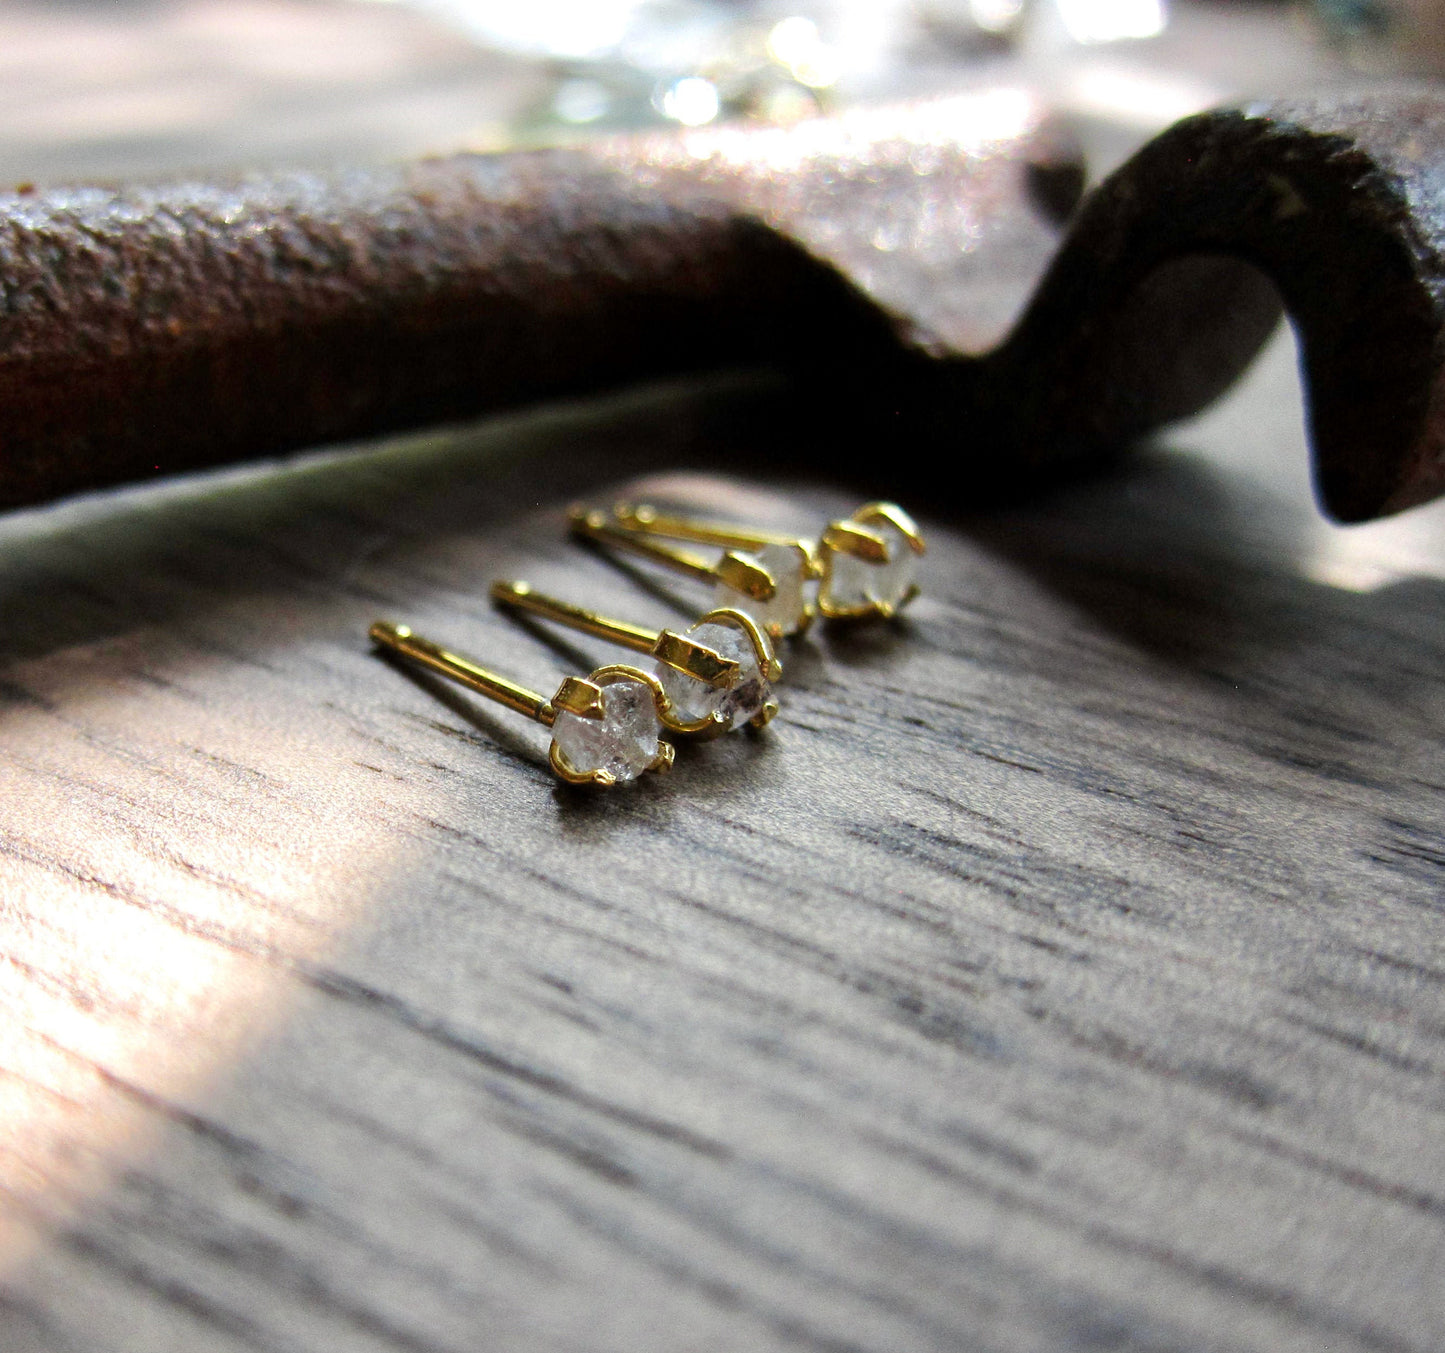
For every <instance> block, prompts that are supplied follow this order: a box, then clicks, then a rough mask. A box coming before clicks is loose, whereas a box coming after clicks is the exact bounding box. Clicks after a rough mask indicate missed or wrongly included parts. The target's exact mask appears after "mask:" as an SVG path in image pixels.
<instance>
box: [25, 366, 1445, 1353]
mask: <svg viewBox="0 0 1445 1353" xmlns="http://www.w3.org/2000/svg"><path fill="white" fill-rule="evenodd" d="M1289 356H1290V355H1289V352H1288V347H1287V345H1286V346H1285V347H1284V348H1282V349H1280V350H1278V351H1277V352H1276V353H1275V354H1274V355H1273V357H1272V362H1273V365H1271V366H1268V367H1266V369H1265V370H1264V372H1263V373H1262V374H1261V375H1260V377H1259V378H1258V379H1257V380H1256V381H1255V382H1254V383H1253V384H1252V386H1251V387H1250V388H1248V389H1247V390H1245V391H1244V392H1242V393H1241V395H1240V397H1239V400H1238V401H1237V402H1236V403H1234V404H1232V405H1231V406H1229V408H1227V409H1226V410H1225V411H1223V412H1222V413H1221V414H1220V415H1219V416H1218V417H1217V418H1215V419H1214V420H1213V421H1212V422H1211V423H1209V424H1207V425H1205V426H1203V427H1201V428H1198V429H1195V430H1193V431H1188V432H1185V433H1181V434H1180V437H1179V438H1178V439H1177V441H1176V444H1175V445H1174V446H1172V447H1170V448H1165V449H1160V450H1156V451H1154V452H1151V453H1148V454H1146V455H1144V456H1142V457H1140V458H1139V459H1138V460H1136V461H1135V462H1134V463H1133V464H1132V465H1131V466H1130V467H1129V468H1128V469H1127V471H1123V472H1121V473H1119V474H1118V475H1117V476H1115V477H1112V478H1109V479H1106V480H1098V481H1094V482H1092V483H1090V484H1086V485H1081V486H1078V487H1076V488H1074V489H1071V490H1068V491H1066V492H1061V493H1059V494H1057V495H1056V496H1054V497H1052V498H1051V499H1049V500H1048V501H1046V502H1042V503H1037V504H1033V505H1028V506H1021V507H1016V508H1012V509H1009V510H1005V511H997V512H990V513H983V512H980V513H978V514H977V515H972V516H965V517H960V518H956V519H952V520H945V519H942V518H941V517H940V516H939V515H938V514H937V511H936V510H935V509H936V506H937V505H936V504H933V503H930V501H929V499H928V497H927V495H926V494H924V493H921V492H917V491H915V492H914V493H913V495H912V496H911V497H909V496H908V495H907V486H906V485H903V486H901V487H900V489H899V491H900V494H902V495H904V501H905V503H906V504H907V505H908V506H910V507H912V508H915V509H917V511H918V514H919V515H920V517H921V519H922V520H923V522H924V525H925V529H926V531H927V533H928V536H929V540H930V545H931V549H930V553H929V555H928V557H927V559H926V560H925V564H926V578H925V581H926V589H927V595H926V597H925V599H923V600H921V601H920V602H919V603H918V604H917V606H916V607H915V608H914V610H913V611H912V613H911V615H910V617H909V619H908V620H907V622H906V623H904V624H900V625H898V626H897V627H896V628H883V629H872V630H859V631H854V632H844V633H833V632H829V633H820V634H818V635H816V636H815V637H814V638H812V639H810V640H809V641H807V642H805V643H802V644H800V645H798V646H796V648H795V650H794V651H793V652H792V653H790V654H789V659H788V661H789V672H788V678H789V682H788V685H787V687H786V689H785V691H784V692H783V694H784V697H785V704H784V710H783V713H782V715H781V716H780V717H779V719H778V720H777V721H776V722H775V724H774V725H773V728H772V729H771V730H769V732H768V733H767V734H765V735H764V736H761V737H757V738H753V737H747V736H737V737H732V738H729V739H726V740H725V741H723V742H719V743H714V744H711V745H709V746H706V747H700V748H695V749H690V750H688V751H686V752H685V753H681V754H680V755H679V757H678V766H677V769H676V770H675V772H674V773H673V775H672V776H671V777H667V778H661V779H659V780H658V782H657V783H653V784H646V785H641V786H639V787H637V789H636V790H635V792H630V793H616V794H613V795H610V796H593V797H587V796H585V795H579V794H577V793H574V792H570V791H566V790H564V789H560V788H558V787H555V786H554V785H553V783H552V781H551V780H550V778H549V776H548V774H547V772H546V770H545V766H544V763H543V752H544V749H545V735H544V734H543V733H542V732H541V730H539V729H535V728H532V727H530V726H528V725H526V724H525V722H524V721H522V720H520V719H517V718H515V717H513V716H511V715H509V714H507V713H505V712H502V711H497V712H493V711H492V710H490V709H485V708H483V707H482V706H480V705H479V704H477V703H475V702H472V701H470V700H469V699H467V698H466V697H465V696H460V695H451V694H446V695H445V698H441V697H442V695H443V692H441V691H440V689H439V688H437V687H435V686H432V685H430V684H428V683H426V682H425V681H420V680H411V679H408V678H406V677H405V676H403V675H401V674H400V673H399V672H398V671H397V670H395V669H394V668H392V667H391V666H389V665H388V664H386V663H385V662H383V661H381V660H379V659H378V658H376V657H375V656H373V655H372V654H370V653H369V652H368V651H367V647H366V644H365V642H364V635H365V629H366V625H367V624H368V622H369V621H370V620H372V619H373V618H374V617H376V616H378V615H387V616H390V617H392V618H394V619H398V620H407V621H409V622H410V623H412V624H413V625H415V626H416V627H417V629H418V630H420V631H422V632H428V633H431V632H434V633H435V635H436V637H438V638H442V639H445V640H447V641H450V642H452V643H454V644H455V645H456V646H458V647H461V648H463V649H464V650H469V651H471V652H473V653H475V654H477V655H478V656H482V657H486V658H488V659H490V660H492V661H493V662H494V663H495V664H496V665H497V666H498V667H500V668H503V669H504V670H506V671H508V672H509V673H511V674H513V675H515V676H516V677H518V678H519V679H526V680H531V681H534V682H535V683H536V684H538V685H539V686H547V685H549V683H551V682H553V681H554V680H555V679H556V678H557V677H559V676H560V675H561V674H563V673H564V672H565V671H566V670H569V661H572V660H575V662H576V663H577V664H590V663H592V662H595V661H598V660H601V659H603V658H608V657H611V656H612V654H611V653H609V652H608V650H606V649H605V648H602V647H597V646H590V644H589V643H580V644H578V645H577V646H576V647H578V648H580V650H581V651H580V652H576V653H572V654H568V653H559V652H557V651H554V649H552V648H550V647H549V646H547V645H546V644H545V643H543V642H541V641H540V640H539V638H538V636H537V634H536V633H535V632H529V631H527V630H525V629H522V628H519V627H518V626H516V625H515V624H513V623H511V622H509V621H507V620H505V619H504V618H502V617H500V616H498V615H495V614H493V613H492V612H491V611H490V609H489V607H488V605H487V603H486V600H485V586H486V583H487V582H488V580H489V579H490V578H491V577H493V576H495V575H497V574H510V575H513V576H523V577H528V578H530V580H531V581H532V582H534V583H535V584H537V585H539V586H546V587H548V588H551V589H558V588H565V589H566V590H567V591H568V592H569V593H570V594H571V595H574V596H577V597H579V598H586V599H590V600H592V601H595V602H596V603H598V604H600V605H606V606H610V607H612V608H613V609H614V610H615V611H617V612H618V613H621V614H624V615H627V616H629V617H631V618H635V619H637V620H640V621H645V622H652V621H655V622H664V621H670V620H673V619H675V617H676V615H677V614H678V612H677V611H676V610H675V609H674V608H673V607H672V606H671V605H670V604H669V602H668V600H667V596H668V591H669V589H670V590H672V591H674V592H675V593H676V595H678V596H679V597H681V598H682V599H683V600H684V601H686V602H689V603H694V604H695V603H696V602H697V601H699V600H701V599H700V598H699V597H698V596H697V595H696V594H695V593H693V592H691V591H690V590H689V588H688V585H687V584H686V583H685V582H683V583H678V584H677V585H676V587H675V588H673V586H672V584H670V583H669V584H667V585H666V587H665V588H664V589H663V590H658V589H657V588H656V587H655V586H654V587H653V588H651V589H648V588H643V587H639V586H637V585H636V581H635V579H634V578H633V577H630V576H629V575H628V574H626V573H624V572H623V571H620V570H618V569H617V568H615V567H613V566H611V565H609V564H608V563H607V562H606V561H604V560H603V559H601V558H599V557H597V556H595V555H591V554H588V553H587V552H585V551H582V550H579V549H576V548H574V547H571V546H567V545H564V544H563V543H562V542H561V540H560V535H559V530H558V527H559V523H560V520H561V515H562V510H563V508H564V506H565V504H566V502H567V501H568V500H569V499H570V498H571V497H573V496H574V495H580V494H590V495H593V496H601V497H605V496H606V495H608V494H610V493H612V492H614V491H615V490H616V489H617V488H618V487H619V486H620V485H621V484H623V483H624V482H628V481H630V480H631V479H633V478H634V477H635V476H637V475H639V474H644V473H651V472H653V471H655V470H656V469H657V468H658V467H665V468H670V469H671V470H673V471H675V472H672V473H669V474H667V475H664V476H662V477H658V476H656V475H655V473H654V474H653V477H652V478H651V479H649V480H646V481H644V487H645V488H647V489H648V490H649V491H653V492H658V491H661V492H668V493H670V494H671V495H672V496H673V497H675V498H677V499H679V500H681V501H692V500H695V501H698V502H704V501H706V502H710V503H713V504H715V505H717V506H720V507H721V508H722V509H724V510H733V511H741V512H745V513H748V514H750V515H752V516H754V517H756V518H760V519H765V520H769V521H772V522H774V523H777V524H784V523H792V524H796V525H798V526H800V527H806V526H809V525H813V526H816V525H817V524H819V523H821V522H822V521H823V520H825V519H826V518H827V517H828V516H829V515H834V514H837V513H839V512H842V511H846V510H848V509H849V508H851V507H852V506H853V505H854V504H855V503H856V502H857V501H858V499H859V498H860V497H861V496H863V495H862V492H861V491H860V489H859V488H858V487H855V486H847V485H839V484H832V483H827V482H824V481H822V480H817V481H813V482H788V483H782V482H778V481H776V480H774V479H772V478H770V477H769V476H768V475H767V474H766V473H765V472H763V471H761V470H759V469H758V466H759V465H762V464H765V463H766V454H767V450H768V446H769V438H770V437H775V436H778V435H782V434H781V433H780V432H777V431H775V430H773V429H775V427H781V426H791V425H790V424H786V423H778V422H776V420H777V416H778V415H779V412H780V410H781V409H783V408H785V407H786V402H785V401H786V396H785V395H781V394H779V393H778V392H775V391H770V390H767V389H763V388H758V387H753V386H748V385H746V384H745V383H735V384H731V385H714V386H711V387H674V388H671V389H667V390H656V391H651V392H643V393H640V394H637V395H634V396H631V397H628V398H626V399H620V400H615V401H611V402H609V403H602V404H594V405H589V406H585V407H577V408H571V409H557V410H550V411H543V412H541V413H538V414H535V415H532V416H528V417H523V418H514V419H509V420H504V421H495V422H492V423H489V424H486V425H483V426H480V427H476V428H471V429H462V430H458V431H455V432H450V433H446V434H441V435H437V436H434V437H431V438H427V439H422V440H414V441H411V442H407V443H393V444H390V445H388V446H385V447H380V448H378V449H376V450H375V451H374V452H372V453H370V454H363V455H360V456H352V457H344V458H339V459H334V460H333V459H325V460H316V461H310V462H303V463H300V464H297V465H295V466H292V467H289V468H282V469H278V470H276V471H275V472H272V473H254V472H248V473H244V474H232V475H229V476H220V477H213V478H209V479H200V480H196V481H192V482H189V483H185V484H181V485H175V486H170V487H153V488H148V489H145V490H137V491H132V492H129V493H124V494H115V495H111V496H107V497H102V498H96V499H92V500H88V501H82V502H78V503H74V504H69V505H64V506H61V507H58V508H54V509H50V510H47V511H43V512H34V513H28V514H20V515H15V516H12V517H10V518H8V519H7V520H5V521H4V522H3V523H0V570H3V576H0V615H3V617H4V623H3V631H0V652H3V660H0V679H3V686H0V690H3V701H4V703H3V708H0V785H3V789H0V794H3V798H0V804H3V808H0V832H3V835H0V889H3V907H0V955H3V963H0V1011H3V1013H0V1030H3V1033H0V1068H3V1070H0V1075H3V1080H0V1094H3V1096H4V1118H3V1119H0V1146H3V1154H0V1187H3V1190H4V1193H3V1199H4V1201H3V1204H0V1214H3V1219H4V1220H3V1225H4V1228H5V1229H4V1231H3V1232H0V1234H3V1236H4V1245H5V1248H4V1251H3V1253H4V1254H5V1255H6V1256H7V1257H6V1259H5V1267H4V1271H3V1275H0V1347H3V1348H4V1349H5V1350H7V1353H39V1351H40V1350H45V1351H46V1353H59V1351H60V1350H77V1349H83V1350H107V1351H109V1350H126V1351H127V1353H130V1351H131V1350H135V1351H137V1353H139V1351H140V1350H144V1353H158V1351H159V1350H172V1349H174V1350H180V1349H184V1350H188V1351H194V1350H206V1351H207V1353H209V1351H210V1350H217V1351H218V1353H219V1351H220V1350H228V1351H229V1350H240V1349H277V1350H280V1349H285V1350H306V1351H307V1353H310V1351H311V1350H332V1349H336V1350H343V1349H344V1350H348V1351H350V1350H358V1351H360V1350H373V1349H375V1350H393V1349H403V1350H417V1351H418V1353H420V1351H422V1350H425V1351H426V1353H432V1351H433V1350H437V1351H441V1350H446V1351H456V1353H461V1351H462V1350H478V1349H506V1350H511V1349H523V1348H525V1349H529V1350H530V1349H537V1350H589V1353H590V1351H592V1350H614V1349H615V1350H624V1349H625V1350H637V1349H648V1350H678V1351H679V1353H680V1351H681V1350H720V1349H748V1350H761V1349H820V1350H840V1351H841V1350H850V1351H851V1350H860V1351H861V1350H868V1351H869V1353H873V1351H874V1350H877V1351H878V1353H884V1351H887V1353H899V1351H900V1350H945V1349H947V1350H1009V1351H1010V1353H1012V1351H1014V1350H1019V1351H1022V1350H1061V1349H1070V1350H1074V1349H1078V1350H1085V1349H1087V1350H1104V1349H1109V1350H1116V1349H1117V1350H1123V1349H1128V1350H1161V1351H1162V1350H1271V1351H1274V1350H1299V1353H1319V1350H1323V1349H1329V1350H1332V1353H1340V1351H1343V1350H1352V1351H1353V1350H1382V1351H1388V1353H1396V1351H1404V1350H1411V1351H1412V1353H1428V1351H1429V1350H1434V1349H1437V1348H1439V1347H1440V1330H1441V1329H1442V1327H1445V938H1442V917H1441V908H1442V898H1445V832H1442V829H1441V825H1440V824H1441V821H1442V808H1445V754H1442V751H1441V732H1442V729H1445V682H1442V671H1445V623H1442V622H1445V584H1442V581H1441V579H1442V578H1445V515H1442V514H1441V513H1439V512H1435V513H1433V514H1431V513H1429V512H1426V513H1417V514H1415V515H1414V516H1413V517H1409V518H1405V519H1402V520H1401V521H1400V522H1399V523H1395V524H1384V525H1381V526H1377V527H1372V528H1369V529H1368V530H1367V531H1365V532H1363V533H1357V534H1354V535H1346V533H1344V532H1338V531H1335V530H1333V529H1332V528H1328V527H1325V526H1323V525H1322V524H1320V523H1318V522H1317V521H1316V520H1315V519H1314V518H1313V516H1312V515H1311V511H1312V510H1311V509H1310V508H1309V507H1308V506H1307V504H1306V503H1305V502H1304V500H1303V497H1302V494H1303V488H1302V486H1301V485H1300V484H1299V483H1298V475H1299V474H1300V468H1299V467H1301V466H1303V465H1304V463H1305V461H1304V455H1303V450H1302V447H1301V445H1300V444H1299V442H1298V435H1299V434H1298V429H1297V420H1298V407H1297V403H1295V402H1294V397H1293V395H1292V394H1291V393H1290V391H1291V387H1290V385H1289V384H1288V382H1289V380H1290V379H1291V378H1290V376H1289V370H1288V363H1289ZM788 435H795V432H792V431H790V432H789V434H788ZM1292 439H1293V440H1292ZM897 450H898V458H899V459H900V460H902V459H903V458H904V457H905V454H906V448H897ZM559 466H561V467H565V470H564V471H562V472H560V473H559V471H558V467H559ZM588 466H598V467H600V468H598V469H596V470H595V471H594V470H589V469H586V468H583V467H588ZM722 471H726V472H727V473H726V474H722V473H721V472H722ZM1342 584H1344V585H1342ZM1362 589H1363V590H1362Z"/></svg>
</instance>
